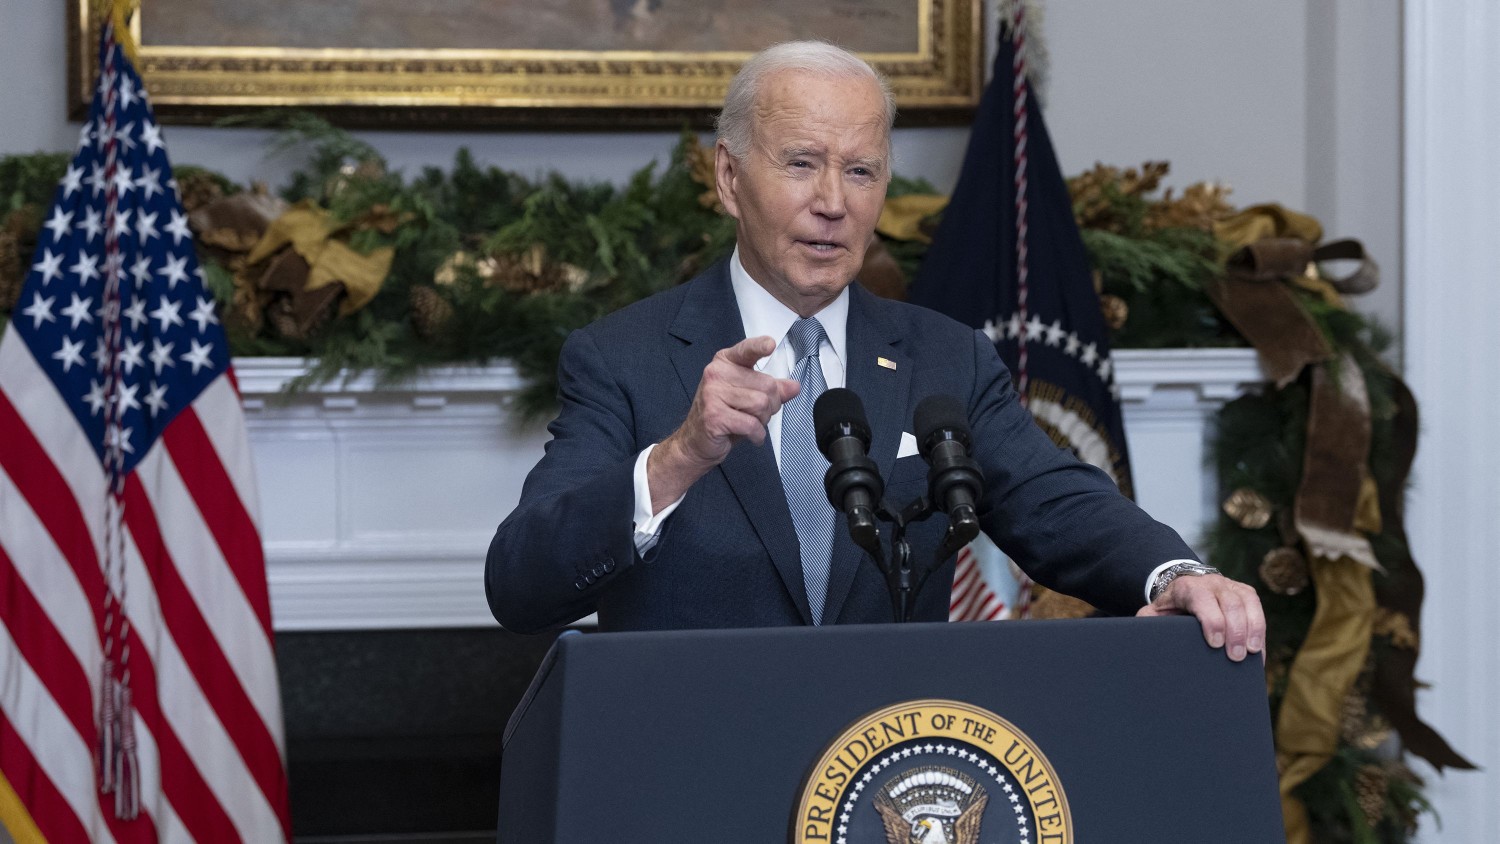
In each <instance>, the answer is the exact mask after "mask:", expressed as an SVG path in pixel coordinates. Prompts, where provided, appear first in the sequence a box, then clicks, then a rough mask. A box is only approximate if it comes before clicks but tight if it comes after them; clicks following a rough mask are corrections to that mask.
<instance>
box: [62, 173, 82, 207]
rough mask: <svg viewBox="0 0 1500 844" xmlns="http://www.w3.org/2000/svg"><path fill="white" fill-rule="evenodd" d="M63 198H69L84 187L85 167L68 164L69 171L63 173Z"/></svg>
mask: <svg viewBox="0 0 1500 844" xmlns="http://www.w3.org/2000/svg"><path fill="white" fill-rule="evenodd" d="M60 186H61V187H62V192H63V199H67V198H68V197H70V196H72V195H73V194H75V193H78V192H79V191H80V190H82V189H83V168H82V167H74V166H73V165H71V164H69V165H68V172H66V173H64V174H63V177H62V182H61V185H60Z"/></svg>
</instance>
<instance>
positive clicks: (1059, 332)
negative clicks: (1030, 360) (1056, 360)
mask: <svg viewBox="0 0 1500 844" xmlns="http://www.w3.org/2000/svg"><path fill="white" fill-rule="evenodd" d="M1067 333H1068V332H1067V331H1064V330H1063V327H1062V320H1060V319H1059V320H1054V321H1053V322H1052V325H1051V326H1049V327H1048V328H1047V345H1049V346H1056V345H1058V344H1059V343H1061V342H1062V339H1063V337H1064V335H1066V334H1067Z"/></svg>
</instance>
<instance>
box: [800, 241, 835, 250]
mask: <svg viewBox="0 0 1500 844" xmlns="http://www.w3.org/2000/svg"><path fill="white" fill-rule="evenodd" d="M802 242H803V243H804V244H806V245H807V246H810V247H812V249H813V250H814V251H816V252H832V251H834V250H835V249H841V248H843V246H842V244H840V243H838V242H836V241H832V240H804V241H802Z"/></svg>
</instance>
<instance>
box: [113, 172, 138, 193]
mask: <svg viewBox="0 0 1500 844" xmlns="http://www.w3.org/2000/svg"><path fill="white" fill-rule="evenodd" d="M111 181H113V182H114V183H115V195H117V196H124V195H126V194H128V193H130V192H131V191H133V190H135V177H134V176H131V175H130V168H129V167H117V168H115V175H114V178H113V179H112V180H111Z"/></svg>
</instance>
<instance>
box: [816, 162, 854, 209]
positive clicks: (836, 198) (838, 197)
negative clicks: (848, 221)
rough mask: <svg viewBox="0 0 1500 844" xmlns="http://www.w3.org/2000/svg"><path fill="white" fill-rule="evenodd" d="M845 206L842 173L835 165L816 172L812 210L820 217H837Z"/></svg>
mask: <svg viewBox="0 0 1500 844" xmlns="http://www.w3.org/2000/svg"><path fill="white" fill-rule="evenodd" d="M846 211H847V206H846V205H845V202H844V174H843V171H841V170H839V169H838V168H835V167H829V168H827V169H825V170H824V171H823V172H822V173H820V174H818V180H817V185H816V187H815V188H814V194H813V206H812V212H813V213H814V214H817V215H818V216H820V217H829V218H832V219H838V218H839V217H842V216H844V214H845V212H846Z"/></svg>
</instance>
